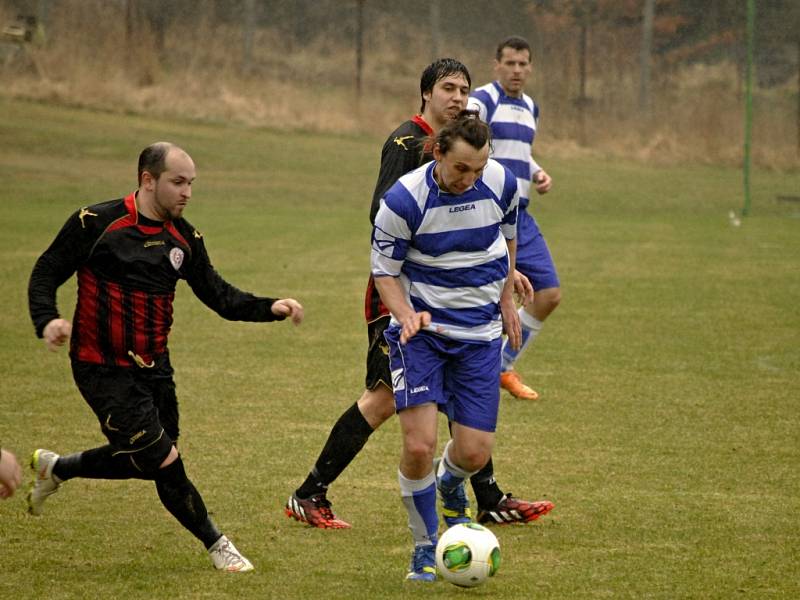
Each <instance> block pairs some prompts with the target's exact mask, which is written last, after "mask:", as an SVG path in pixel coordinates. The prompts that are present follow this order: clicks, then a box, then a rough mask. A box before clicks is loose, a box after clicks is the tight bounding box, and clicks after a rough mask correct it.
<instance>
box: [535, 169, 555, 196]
mask: <svg viewBox="0 0 800 600" xmlns="http://www.w3.org/2000/svg"><path fill="white" fill-rule="evenodd" d="M533 183H534V185H535V186H536V192H537V193H539V194H546V193H547V192H549V191H550V188H551V187H553V178H552V177H550V175H548V174H547V171H545V170H544V169H539V170H538V171H536V173H534V174H533Z"/></svg>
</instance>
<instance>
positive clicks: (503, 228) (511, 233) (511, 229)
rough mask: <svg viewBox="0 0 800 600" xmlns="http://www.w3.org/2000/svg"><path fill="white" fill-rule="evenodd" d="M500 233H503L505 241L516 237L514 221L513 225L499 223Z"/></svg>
mask: <svg viewBox="0 0 800 600" xmlns="http://www.w3.org/2000/svg"><path fill="white" fill-rule="evenodd" d="M517 221H519V213H517ZM500 233H502V234H503V237H504V238H505V239H506V241H508V240H513V239H516V237H517V224H516V223H514V224H513V225H500Z"/></svg>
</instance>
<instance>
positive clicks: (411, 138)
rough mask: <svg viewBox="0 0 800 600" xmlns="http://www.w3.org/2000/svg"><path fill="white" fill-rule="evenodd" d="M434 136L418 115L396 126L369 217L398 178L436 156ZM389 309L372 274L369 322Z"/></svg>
mask: <svg viewBox="0 0 800 600" xmlns="http://www.w3.org/2000/svg"><path fill="white" fill-rule="evenodd" d="M431 136H433V129H432V128H431V126H430V125H428V123H427V122H426V121H425V119H423V118H422V115H415V116H414V117H412V118H411V119H409V120H408V121H406V122H405V123H403V124H402V125H400V127H398V128H397V129H395V130H394V131H393V132H392V133H391V134H390V135H389V137H388V138H387V139H386V142H385V143H384V144H383V149H382V150H381V167H380V171H378V181H377V182H376V183H375V192H374V193H373V194H372V206H371V207H370V211H369V221H370V223H372V224H373V225H374V224H375V215H376V214H378V209H379V208H380V207H381V198H383V195H384V194H385V193H386V192H387V190H388V189H389V188H390V187H392V186H393V185H394V184H395V183H396V182H397V180H398V179H400V178H401V177H402V176H403V175H405V174H406V173H409V172H411V171H413V170H414V169H416V168H417V167H419V166H421V165H423V164H425V163H426V162H430V161H431V160H433V154H432V152H433V150H432V148H431V147H430V144H429V143H428V141H429V139H430V138H431ZM388 314H389V310H388V309H387V308H386V306H384V304H383V302H382V301H381V297H380V295H379V294H378V290H377V289H376V288H375V281H374V280H373V278H372V275H370V277H369V281H368V282H367V292H366V295H365V297H364V316H365V317H366V319H367V322H368V323H371V322H372V321H374V320H375V319H378V318H380V317H385V316H388Z"/></svg>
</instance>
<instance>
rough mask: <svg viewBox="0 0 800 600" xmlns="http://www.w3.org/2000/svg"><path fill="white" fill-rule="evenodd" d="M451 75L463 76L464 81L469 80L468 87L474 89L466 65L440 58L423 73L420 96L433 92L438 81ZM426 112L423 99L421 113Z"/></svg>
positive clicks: (420, 80)
mask: <svg viewBox="0 0 800 600" xmlns="http://www.w3.org/2000/svg"><path fill="white" fill-rule="evenodd" d="M450 75H463V76H464V79H466V80H467V85H468V86H469V87H472V79H471V78H470V76H469V70H467V67H466V66H465V65H464V63H462V62H459V61H457V60H456V59H455V58H440V59H439V60H435V61H433V62H432V63H431V64H429V65H428V66H427V67H425V70H424V71H423V72H422V77H420V79H419V95H420V96H422V95H423V94H424V93H425V92H430V91H432V90H433V86H434V85H436V82H437V81H439V80H441V79H444V78H445V77H448V76H450ZM424 111H425V98H424V97H423V98H422V106H421V107H420V109H419V112H424Z"/></svg>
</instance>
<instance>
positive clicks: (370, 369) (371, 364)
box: [365, 315, 392, 390]
mask: <svg viewBox="0 0 800 600" xmlns="http://www.w3.org/2000/svg"><path fill="white" fill-rule="evenodd" d="M391 319H392V317H391V316H390V315H386V316H384V317H378V318H377V319H375V320H374V321H371V322H370V323H367V334H368V335H369V347H368V349H367V377H366V381H365V384H366V386H367V389H368V390H374V389H375V388H376V387H378V386H379V385H380V384H383V385H385V386H386V387H388V388H389V389H390V390H391V389H392V374H391V372H390V371H389V344H387V343H386V340H385V339H383V332H384V331H386V328H387V327H389V321H391Z"/></svg>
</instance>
